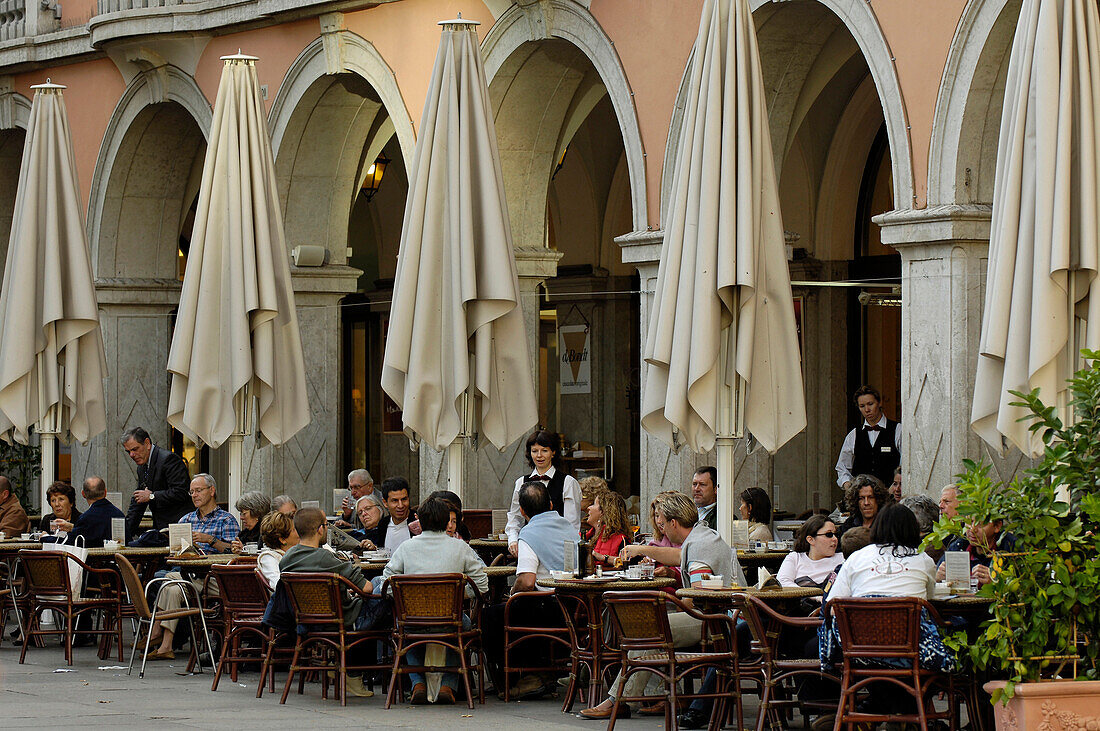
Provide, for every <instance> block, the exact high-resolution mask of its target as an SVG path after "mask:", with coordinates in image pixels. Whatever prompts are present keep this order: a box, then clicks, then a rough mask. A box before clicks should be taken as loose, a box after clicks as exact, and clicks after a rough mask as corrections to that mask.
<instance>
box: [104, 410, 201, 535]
mask: <svg viewBox="0 0 1100 731" xmlns="http://www.w3.org/2000/svg"><path fill="white" fill-rule="evenodd" d="M121 441H122V448H123V449H125V450H126V454H128V455H130V459H132V460H134V464H136V465H137V478H138V486H137V489H136V490H134V496H133V497H132V498H131V499H130V508H129V510H127V511H126V541H127V542H130V541H132V540H133V539H134V538H135V537H137V536H138V535H139V534H140V532H141V528H140V526H141V519H142V518H143V517H145V509H146V507H151V508H152V510H153V530H154V531H157V532H158V534H157V537H156V538H153V537H149V538H145V537H142V539H141V540H142V542H143V543H145V542H148V541H151V542H149V545H167V540H164V541H162V542H161V541H160V537H159V531H160V530H161V529H162V528H166V527H168V525H169V524H170V523H177V522H179V519H180V518H181V517H182V516H183V515H185V514H187V513H189V512H191V511H192V510H193V509H194V508H193V507H192V505H191V496H190V495H189V494H188V491H187V489H188V485H189V484H190V482H191V477H190V475H188V474H187V466H186V465H185V464H184V463H183V460H182V459H180V457H179V455H177V454H174V453H173V452H170V451H169V450H167V449H161V448H160V447H158V446H155V445H154V444H153V442H152V440H151V439H150V438H149V433H148V432H147V431H145V430H144V429H142V428H141V427H140V426H138V427H134V428H132V429H127V430H126V431H125V432H123V434H122V439H121Z"/></svg>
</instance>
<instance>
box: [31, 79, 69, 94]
mask: <svg viewBox="0 0 1100 731" xmlns="http://www.w3.org/2000/svg"><path fill="white" fill-rule="evenodd" d="M31 88H32V89H34V90H35V91H61V90H62V89H66V88H68V87H66V86H62V85H61V84H55V83H53V81H51V80H50V77H49V76H47V77H46V83H45V84H35V85H34V86H32V87H31Z"/></svg>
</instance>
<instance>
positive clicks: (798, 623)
mask: <svg viewBox="0 0 1100 731" xmlns="http://www.w3.org/2000/svg"><path fill="white" fill-rule="evenodd" d="M732 606H733V609H734V611H735V612H736V613H737V616H739V617H740V618H741V619H744V620H745V622H746V623H747V624H748V626H749V630H750V631H751V633H752V651H753V654H754V655H756V656H757V657H758V658H759V661H757V662H751V663H746V662H742V663H741V675H742V680H748V681H751V682H754V683H757V684H759V685H760V687H761V691H760V711H759V715H758V717H757V720H756V730H757V731H763V730H764V727H765V725H769V721H770V728H772V729H784V728H787V726H788V724H787V711H789V710H790V709H792V708H795V707H797V708H798V709H799V710H800V711H801V712H802V714H803V716H805V715H806V711H807V709H813V710H815V711H818V712H828V713H832V712H834V711H835V710H836V702H835V701H825V700H821V701H818V700H812V701H807V700H804V699H799V698H795V695H794V689H793V688H792V687H790V686H791V684H792V683H793V682H794V681H798V680H804V679H807V678H813V679H818V680H825V681H827V682H831V683H837V684H839V683H840V678H838V677H837V676H835V675H830V674H828V673H824V672H822V671H821V661H820V660H819V659H818V658H816V657H814V658H807V659H802V658H785V657H781V656H780V652H779V648H780V647H781V646H782V642H783V638H784V634H785V633H787V632H790V631H793V630H798V629H801V630H812V631H814V632H816V631H817V628H818V627H819V626H820V625H821V618H820V617H788V616H786V615H784V614H780V613H779V612H777V611H775V610H774V609H772V608H771V607H770V606H769V605H768V604H767V603H766V602H764V601H763V600H761V599H759V598H757V597H755V596H748V595H746V594H738V595H736V596H735V597H734V599H733V602H732Z"/></svg>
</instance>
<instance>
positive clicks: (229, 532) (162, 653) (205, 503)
mask: <svg viewBox="0 0 1100 731" xmlns="http://www.w3.org/2000/svg"><path fill="white" fill-rule="evenodd" d="M190 493H191V502H192V503H193V504H194V506H195V509H194V510H193V511H191V512H190V513H188V514H187V515H185V516H183V517H182V518H180V520H179V522H180V523H190V524H191V541H192V545H194V547H195V548H196V549H198V550H199V551H201V552H202V553H228V552H229V551H230V550H231V549H232V547H233V539H234V538H236V537H237V534H238V533H240V532H241V527H240V525H238V523H237V519H236V518H234V517H233V516H232V514H230V513H229V511H228V510H222V509H221V508H220V507H218V486H217V483H216V482H214V478H213V476H211V475H208V474H206V473H205V472H200V473H199V474H197V475H195V479H193V480H191V488H190ZM166 576H167V578H169V579H182V578H183V574H181V573H180V572H178V571H169V572H168V574H166ZM191 584H192V585H193V586H194V587H195V589H197V590H198V591H200V592H201V591H203V590H204V589H205V591H206V593H207V595H208V596H217V591H218V585H217V583H216V582H207V581H205V580H204V579H200V578H194V577H193V578H192V579H191ZM183 599H184V597H183V589H182V588H181V587H180V586H178V585H172V584H169V585H166V586H164V587H163V588H162V589H161V590H160V593H159V594H158V595H157V606H158V607H160V611H169V610H173V609H179V608H180V607H182V606H183ZM178 623H179V620H178V619H166V620H165V621H163V622H161V621H159V620H158V621H157V622H155V623H154V624H153V626H152V628H151V629H150V630H149V631H150V633H151V635H152V636H151V638H150V640H149V643H150V646H151V645H152V644H154V643H158V644H159V646H158V647H157V649H156V650H154V651H151V652H150V653H149V654H148V656H147V657H146V659H147V660H174V659H175V657H176V655H175V652H174V651H173V649H172V641H173V640H174V639H175V636H176V625H177V624H178Z"/></svg>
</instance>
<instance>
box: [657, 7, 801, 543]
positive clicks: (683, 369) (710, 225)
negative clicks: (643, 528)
mask: <svg viewBox="0 0 1100 731" xmlns="http://www.w3.org/2000/svg"><path fill="white" fill-rule="evenodd" d="M688 77H689V80H688V96H687V102H686V105H685V109H684V121H683V126H682V128H681V132H680V139H679V142H678V155H677V158H676V167H675V170H674V172H673V175H674V177H673V185H672V196H671V199H670V202H669V210H668V212H667V214H666V216H665V219H666V224H665V239H664V245H663V247H662V250H661V265H660V269H659V270H658V276H657V290H656V292H655V293H654V298H653V312H652V314H651V316H650V323H649V333H648V337H647V339H646V350H645V358H646V362H647V363H648V364H649V370H648V374H647V376H646V385H645V393H644V396H643V399H642V426H643V427H644V428H645V429H646V430H647V431H648V432H649V433H651V434H653V435H655V436H657V437H659V438H660V439H661V440H662V441H664V442H665V443H667V444H669V445H670V446H672V447H673V449H678V448H679V447H680V446H687V447H688V448H689V449H691V450H692V451H695V452H705V451H709V450H710V449H713V448H715V446H717V448H718V452H717V457H718V465H717V467H718V482H719V485H720V486H721V487H722V489H720V490H719V491H718V498H719V501H718V511H719V514H718V521H719V530H720V531H721V532H722V534H723V536H724V537H725V538H727V540H728V539H729V538H730V531H731V528H732V519H733V513H732V505H733V503H732V497H733V447H734V440H735V438H738V437H741V436H743V435H744V434H745V432H746V431H747V432H748V433H749V434H751V435H752V436H753V437H754V438H755V439H756V440H757V441H758V442H759V443H760V444H761V445H762V446H763V447H764V448H766V449H767V450H768V451H769V452H772V453H774V452H775V451H776V450H778V449H779V447H781V446H783V444H785V443H786V442H787V441H788V440H789V439H790V438H791V437H793V436H794V435H795V434H797V433H798V432H800V431H802V429H804V428H805V426H806V406H805V397H804V394H803V386H802V369H801V362H800V356H799V349H798V337H797V332H796V326H795V319H794V304H793V301H792V297H791V282H790V275H789V273H788V270H787V261H786V256H785V249H784V241H783V224H782V221H781V220H780V215H779V197H778V191H777V186H776V179H775V170H774V168H773V162H772V146H771V135H770V132H769V129H768V110H767V104H766V100H765V96H764V83H763V77H762V75H761V70H760V53H759V50H758V48H757V42H756V29H755V27H754V25H753V21H752V13H751V12H750V9H749V6H748V2H747V0H707V1H706V3H705V4H704V5H703V15H702V20H701V22H700V25H699V36H698V38H697V39H696V41H695V49H694V51H693V54H692V59H691V62H690V67H689V71H688Z"/></svg>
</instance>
